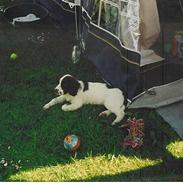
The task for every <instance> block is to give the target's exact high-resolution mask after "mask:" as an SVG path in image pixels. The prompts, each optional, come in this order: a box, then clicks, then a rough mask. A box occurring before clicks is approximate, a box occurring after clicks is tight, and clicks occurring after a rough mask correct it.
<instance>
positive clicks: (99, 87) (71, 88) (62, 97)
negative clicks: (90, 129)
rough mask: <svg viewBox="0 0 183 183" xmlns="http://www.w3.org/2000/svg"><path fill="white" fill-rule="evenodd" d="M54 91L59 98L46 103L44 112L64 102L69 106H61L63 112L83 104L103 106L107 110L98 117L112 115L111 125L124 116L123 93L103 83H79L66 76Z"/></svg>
mask: <svg viewBox="0 0 183 183" xmlns="http://www.w3.org/2000/svg"><path fill="white" fill-rule="evenodd" d="M55 90H56V91H57V93H58V95H59V96H58V97H56V98H54V99H52V100H51V101H50V102H49V103H47V104H46V105H45V106H44V107H43V109H44V110H46V109H48V108H50V107H51V106H53V105H55V104H58V103H63V102H64V101H67V102H69V104H64V105H62V110H63V111H74V110H76V109H79V108H80V107H82V106H83V105H84V104H95V105H104V106H105V107H106V109H107V110H105V111H103V112H101V113H100V114H99V116H109V115H110V114H111V113H114V114H115V115H116V119H115V120H114V121H113V123H112V125H114V124H115V123H118V122H120V121H121V120H122V119H123V117H124V115H125V112H124V110H125V105H124V96H123V92H122V91H121V90H120V89H118V88H108V87H107V85H106V84H104V83H94V82H83V81H79V80H77V79H76V78H74V77H73V76H71V75H68V74H67V75H64V76H63V77H61V78H60V80H59V84H58V85H57V86H56V88H55Z"/></svg>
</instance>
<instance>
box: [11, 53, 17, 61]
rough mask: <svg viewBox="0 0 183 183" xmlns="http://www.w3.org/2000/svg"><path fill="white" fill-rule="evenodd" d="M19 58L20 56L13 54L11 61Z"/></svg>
mask: <svg viewBox="0 0 183 183" xmlns="http://www.w3.org/2000/svg"><path fill="white" fill-rule="evenodd" d="M17 58H18V55H17V54H16V53H12V54H11V55H10V59H11V60H16V59H17Z"/></svg>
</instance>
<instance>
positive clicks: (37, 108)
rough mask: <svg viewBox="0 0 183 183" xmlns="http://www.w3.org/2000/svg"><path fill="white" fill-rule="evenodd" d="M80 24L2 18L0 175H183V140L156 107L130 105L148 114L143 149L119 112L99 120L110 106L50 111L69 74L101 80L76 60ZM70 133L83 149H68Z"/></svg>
mask: <svg viewBox="0 0 183 183" xmlns="http://www.w3.org/2000/svg"><path fill="white" fill-rule="evenodd" d="M72 30H74V28H73V27H71V30H70V29H68V30H65V31H63V30H60V29H56V28H54V26H52V25H50V26H38V27H34V28H30V29H29V28H25V27H18V28H13V27H12V26H11V25H9V24H6V23H0V134H1V135H0V180H1V181H5V180H6V181H20V180H21V181H137V180H139V181H142V180H144V181H149V180H150V181H153V180H155V181H156V180H159V181H161V180H162V181H164V180H166V181H174V180H181V181H182V180H183V176H182V174H183V149H182V147H183V144H182V141H181V139H180V138H179V137H178V136H177V135H176V133H175V132H174V131H173V130H172V128H170V126H169V125H168V124H166V123H165V122H164V121H163V120H162V119H161V118H160V117H159V116H158V115H157V114H156V113H155V112H154V111H151V110H135V111H134V110H130V111H128V113H127V117H130V116H131V117H134V116H135V117H137V118H144V119H145V140H144V146H143V147H142V148H140V149H137V150H130V149H129V150H124V149H123V148H122V147H121V146H120V142H121V141H122V140H123V138H124V137H125V135H126V134H127V132H126V130H125V129H119V128H118V127H113V126H111V121H112V119H113V117H114V116H111V117H109V118H107V119H98V118H97V115H98V113H100V111H102V110H103V107H99V106H96V107H94V106H84V107H83V108H82V109H79V110H78V111H74V112H63V111H61V106H60V105H57V106H54V107H53V108H51V109H49V110H48V111H43V110H42V106H43V105H44V104H45V103H47V102H48V101H49V100H50V99H52V98H53V97H54V91H53V88H54V87H55V86H56V84H57V82H58V78H59V77H60V76H61V75H63V74H66V73H71V74H73V75H75V76H77V77H78V78H80V79H84V80H86V81H89V80H90V81H101V79H100V77H99V75H98V74H97V72H96V71H95V69H94V68H93V66H92V65H90V64H89V62H88V61H87V60H84V59H82V60H81V62H80V63H78V64H75V65H74V64H72V62H71V58H70V57H71V51H72V45H73V44H74V43H73V40H74V37H70V35H73V36H74V31H73V32H72ZM42 33H43V34H42ZM41 35H42V36H43V35H44V36H43V37H44V38H45V41H44V42H43V43H41V44H40V41H39V40H38V38H39V36H41ZM12 52H16V53H17V54H18V59H17V60H15V61H11V60H10V59H9V56H10V54H11V53H12ZM67 134H77V135H79V136H80V137H81V146H80V148H79V150H78V152H77V153H73V154H70V153H68V152H67V151H66V150H65V149H64V147H63V139H64V137H65V136H66V135H67Z"/></svg>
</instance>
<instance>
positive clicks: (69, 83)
mask: <svg viewBox="0 0 183 183" xmlns="http://www.w3.org/2000/svg"><path fill="white" fill-rule="evenodd" d="M61 88H62V90H63V92H64V94H67V93H68V94H70V95H72V96H75V95H77V93H78V90H79V88H80V83H79V81H78V80H77V79H75V78H74V77H72V76H66V77H65V78H64V79H63V80H62V82H61Z"/></svg>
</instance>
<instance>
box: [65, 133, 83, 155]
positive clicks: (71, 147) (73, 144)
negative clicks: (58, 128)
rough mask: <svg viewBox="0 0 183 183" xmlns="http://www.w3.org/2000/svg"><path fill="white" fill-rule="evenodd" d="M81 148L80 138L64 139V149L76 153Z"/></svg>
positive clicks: (74, 136) (68, 137) (68, 136)
mask: <svg viewBox="0 0 183 183" xmlns="http://www.w3.org/2000/svg"><path fill="white" fill-rule="evenodd" d="M79 146H80V138H79V137H78V136H77V135H67V136H66V137H65V139H64V148H65V149H66V150H68V151H70V152H73V151H76V150H77V149H78V147H79Z"/></svg>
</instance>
